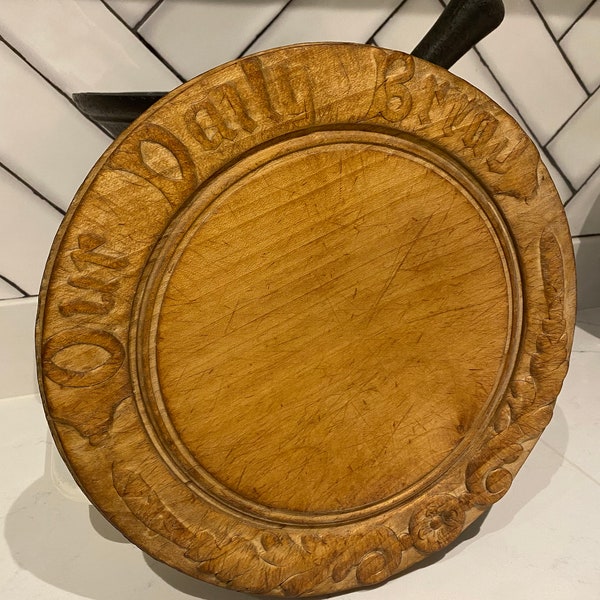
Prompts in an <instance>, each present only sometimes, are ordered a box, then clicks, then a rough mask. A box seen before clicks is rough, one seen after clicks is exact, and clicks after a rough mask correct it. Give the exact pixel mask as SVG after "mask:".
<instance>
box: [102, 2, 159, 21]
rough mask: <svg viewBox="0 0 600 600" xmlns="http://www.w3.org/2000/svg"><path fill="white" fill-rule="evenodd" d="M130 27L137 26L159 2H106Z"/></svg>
mask: <svg viewBox="0 0 600 600" xmlns="http://www.w3.org/2000/svg"><path fill="white" fill-rule="evenodd" d="M105 2H106V4H108V5H109V6H110V7H111V8H112V9H113V10H114V11H115V12H116V13H117V14H118V15H119V16H120V17H121V18H122V19H123V20H124V21H125V23H127V24H128V25H129V26H131V27H134V26H135V25H137V24H138V23H139V22H140V21H141V20H142V19H143V18H144V17H145V16H146V14H147V13H148V11H150V10H151V9H152V8H153V7H154V5H155V4H156V3H157V2H159V0H105Z"/></svg>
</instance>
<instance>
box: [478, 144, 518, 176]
mask: <svg viewBox="0 0 600 600" xmlns="http://www.w3.org/2000/svg"><path fill="white" fill-rule="evenodd" d="M527 143H528V142H527V139H526V138H525V137H524V136H523V137H522V138H521V139H520V140H519V142H518V143H517V144H516V145H514V146H512V147H511V145H510V143H509V141H508V140H507V139H506V138H504V139H503V140H502V141H501V142H500V143H499V144H497V145H496V147H495V148H494V149H493V150H492V151H491V152H490V153H489V158H488V159H487V160H486V161H485V162H486V164H487V166H488V168H489V170H490V171H492V172H493V173H498V174H500V175H504V174H505V173H507V172H508V170H509V169H510V166H511V164H513V162H514V161H515V160H516V159H517V158H519V156H521V154H523V152H525V150H526V149H527Z"/></svg>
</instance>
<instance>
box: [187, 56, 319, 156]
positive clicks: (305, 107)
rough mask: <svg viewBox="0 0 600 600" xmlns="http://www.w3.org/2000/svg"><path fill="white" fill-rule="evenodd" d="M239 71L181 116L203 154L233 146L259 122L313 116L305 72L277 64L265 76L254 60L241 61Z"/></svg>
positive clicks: (254, 128)
mask: <svg viewBox="0 0 600 600" xmlns="http://www.w3.org/2000/svg"><path fill="white" fill-rule="evenodd" d="M240 69H241V71H242V74H243V77H242V78H241V79H239V80H238V81H236V82H235V83H231V82H230V83H225V84H223V85H220V86H217V87H216V88H213V89H212V90H210V91H209V92H208V93H207V96H206V98H205V99H204V100H203V101H201V102H197V103H195V104H193V105H192V106H190V108H189V109H188V110H187V111H186V113H185V116H184V119H185V123H186V126H187V128H188V131H189V132H190V133H191V135H192V136H193V137H194V139H196V140H197V141H198V142H199V143H200V145H201V146H202V148H204V149H205V150H216V149H217V148H219V146H221V144H223V143H224V142H225V141H228V142H233V141H234V140H235V139H236V138H237V137H238V136H239V135H240V133H241V132H247V133H251V132H253V131H255V130H256V129H257V127H259V126H260V124H261V123H263V122H269V123H273V122H275V123H277V122H280V121H281V120H282V119H283V118H284V116H291V117H296V116H299V115H301V116H306V115H308V116H310V115H312V113H313V110H314V109H313V101H312V95H311V91H310V83H309V80H308V75H307V72H306V70H305V69H294V70H292V69H290V68H289V67H288V66H287V65H285V64H279V65H275V66H274V67H272V68H271V69H270V70H269V71H268V72H267V71H265V69H264V68H263V66H262V63H261V62H260V59H259V58H257V57H253V58H249V59H247V60H243V61H241V62H240Z"/></svg>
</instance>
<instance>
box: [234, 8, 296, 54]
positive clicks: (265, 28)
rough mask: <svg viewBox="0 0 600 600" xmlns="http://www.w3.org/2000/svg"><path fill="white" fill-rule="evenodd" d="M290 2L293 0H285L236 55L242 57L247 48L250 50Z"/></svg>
mask: <svg viewBox="0 0 600 600" xmlns="http://www.w3.org/2000/svg"><path fill="white" fill-rule="evenodd" d="M292 2H293V0H287V2H286V3H285V4H284V5H283V6H282V7H281V8H280V9H279V12H278V13H277V14H276V15H275V16H274V17H273V18H272V19H271V20H270V21H269V22H268V23H267V24H266V25H265V26H264V27H263V28H262V29H261V30H260V31H259V32H258V33H257V34H256V35H255V36H254V38H253V39H252V41H251V42H250V43H249V44H247V45H246V47H245V48H244V49H243V50H242V51H241V52H240V53H239V54H238V55H237V58H242V56H244V54H246V52H248V50H250V48H252V46H254V44H255V43H256V41H257V40H258V39H259V38H260V37H261V36H262V35H263V33H264V32H265V31H267V29H269V27H271V25H273V23H275V21H277V19H279V17H280V16H281V14H282V13H283V11H284V10H285V9H286V8H287V7H288V6H289V5H290V4H291V3H292Z"/></svg>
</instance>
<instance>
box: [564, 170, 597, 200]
mask: <svg viewBox="0 0 600 600" xmlns="http://www.w3.org/2000/svg"><path fill="white" fill-rule="evenodd" d="M599 169H600V164H597V165H596V166H595V167H594V168H593V169H592V172H591V173H590V174H589V175H588V176H587V177H586V178H585V179H584V181H583V183H582V184H581V185H580V186H579V187H578V188H577V190H575V193H574V194H573V196H571V197H570V198H569V199H568V200H567V201H566V202H565V204H564V206H565V208H566V207H567V206H568V205H569V204H570V203H571V200H573V198H575V194H578V193H579V192H580V191H581V190H582V189H583V188H584V187H585V186H586V185H587V183H588V181H589V180H590V179H591V178H592V177H593V176H594V175H595V174H596V173H598V170H599Z"/></svg>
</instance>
